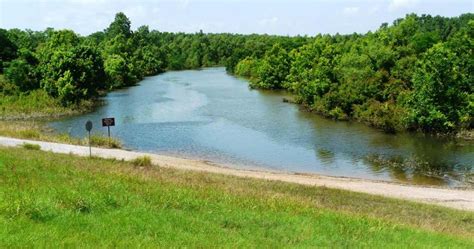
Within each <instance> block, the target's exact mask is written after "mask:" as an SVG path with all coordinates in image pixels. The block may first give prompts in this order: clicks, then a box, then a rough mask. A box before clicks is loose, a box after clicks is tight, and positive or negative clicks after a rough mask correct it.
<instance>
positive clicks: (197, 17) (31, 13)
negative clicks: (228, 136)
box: [0, 0, 474, 36]
mask: <svg viewBox="0 0 474 249" xmlns="http://www.w3.org/2000/svg"><path fill="white" fill-rule="evenodd" d="M117 12H124V13H125V14H126V15H127V16H128V18H129V19H130V20H131V22H132V29H136V28H137V27H139V26H141V25H148V26H149V27H150V29H155V30H160V31H169V32H188V33H194V32H198V31H199V30H203V32H205V33H223V32H226V33H241V34H250V33H258V34H264V33H267V34H278V35H291V36H293V35H311V36H312V35H316V34H319V33H324V34H326V33H329V34H335V33H340V34H348V33H353V32H357V33H365V32H367V31H369V30H376V29H377V28H378V27H379V26H380V25H381V24H382V23H384V22H387V23H392V22H393V20H395V19H397V18H401V17H404V16H405V15H406V14H407V13H416V14H430V15H441V16H447V17H452V16H458V15H460V14H462V13H468V12H471V13H473V12H474V0H445V1H442V0H431V1H429V0H345V1H343V0H332V1H331V0H320V1H319V0H312V1H311V0H273V1H272V0H220V1H219V0H138V1H134V0H36V1H33V0H0V28H4V29H10V28H20V29H27V28H28V29H32V30H44V29H45V28H47V27H53V28H55V29H72V30H74V31H75V32H78V33H80V34H82V35H88V34H90V33H93V32H96V31H101V30H104V29H105V28H107V26H108V25H109V24H110V22H112V21H113V19H114V15H115V13H117Z"/></svg>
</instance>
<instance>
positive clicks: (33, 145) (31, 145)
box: [21, 143, 41, 150]
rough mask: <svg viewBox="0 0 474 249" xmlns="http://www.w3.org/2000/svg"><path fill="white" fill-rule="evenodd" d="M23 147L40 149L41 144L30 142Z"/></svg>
mask: <svg viewBox="0 0 474 249" xmlns="http://www.w3.org/2000/svg"><path fill="white" fill-rule="evenodd" d="M21 147H23V148H25V149H27V150H40V149H41V146H40V145H38V144H30V143H24V144H23V145H22V146H21Z"/></svg>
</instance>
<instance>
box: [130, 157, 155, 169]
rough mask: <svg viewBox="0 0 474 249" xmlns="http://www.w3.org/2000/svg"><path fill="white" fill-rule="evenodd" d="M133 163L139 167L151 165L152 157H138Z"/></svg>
mask: <svg viewBox="0 0 474 249" xmlns="http://www.w3.org/2000/svg"><path fill="white" fill-rule="evenodd" d="M131 163H132V164H133V165H135V166H138V167H151V166H152V163H151V158H150V157H149V156H142V157H137V158H135V159H133V160H132V161H131Z"/></svg>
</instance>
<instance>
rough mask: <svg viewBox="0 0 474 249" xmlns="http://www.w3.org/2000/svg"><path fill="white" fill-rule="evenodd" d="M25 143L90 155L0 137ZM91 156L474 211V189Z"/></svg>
mask: <svg viewBox="0 0 474 249" xmlns="http://www.w3.org/2000/svg"><path fill="white" fill-rule="evenodd" d="M23 143H31V144H38V145H40V146H41V149H42V150H45V151H52V152H55V153H64V154H75V155H79V156H88V155H89V147H85V146H78V145H69V144H59V143H50V142H40V141H32V140H24V139H15V138H7V137H0V146H10V147H13V146H19V145H22V144H23ZM92 155H94V156H97V157H103V158H116V159H124V160H132V159H134V158H136V157H140V156H149V157H150V158H151V159H152V162H153V163H154V164H157V165H160V166H161V167H169V168H176V169H185V170H194V171H203V172H209V173H218V174H226V175H233V176H239V177H252V178H258V179H265V180H277V181H284V182H292V183H298V184H304V185H313V186H325V187H328V188H337V189H344V190H350V191H355V192H360V193H367V194H374V195H381V196H385V197H392V198H399V199H407V200H412V201H418V202H424V203H430V204H436V205H441V206H446V207H451V208H455V209H461V210H470V211H474V190H461V189H449V188H439V187H421V186H413V185H402V184H397V183H390V182H384V181H373V180H364V179H355V178H345V177H331V176H321V175H314V174H293V173H286V172H271V171H260V170H247V169H237V168H235V167H227V166H223V165H217V164H213V163H209V162H206V161H200V160H191V159H183V158H177V157H170V156H162V155H157V154H150V153H141V152H134V151H127V150H118V149H102V148H92Z"/></svg>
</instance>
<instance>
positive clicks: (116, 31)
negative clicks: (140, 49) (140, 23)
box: [105, 12, 132, 38]
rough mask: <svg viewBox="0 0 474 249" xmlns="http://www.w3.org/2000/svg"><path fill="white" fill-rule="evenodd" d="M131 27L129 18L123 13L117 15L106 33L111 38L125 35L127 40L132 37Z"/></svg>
mask: <svg viewBox="0 0 474 249" xmlns="http://www.w3.org/2000/svg"><path fill="white" fill-rule="evenodd" d="M130 26H131V22H130V20H129V19H128V17H127V16H126V15H125V14H124V13H123V12H119V13H117V14H115V19H114V21H113V22H112V23H111V24H110V25H109V27H108V28H107V29H106V30H105V33H106V34H107V36H108V37H109V38H113V37H115V36H117V35H123V36H124V37H125V38H129V37H131V35H132V31H131V29H130Z"/></svg>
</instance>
